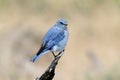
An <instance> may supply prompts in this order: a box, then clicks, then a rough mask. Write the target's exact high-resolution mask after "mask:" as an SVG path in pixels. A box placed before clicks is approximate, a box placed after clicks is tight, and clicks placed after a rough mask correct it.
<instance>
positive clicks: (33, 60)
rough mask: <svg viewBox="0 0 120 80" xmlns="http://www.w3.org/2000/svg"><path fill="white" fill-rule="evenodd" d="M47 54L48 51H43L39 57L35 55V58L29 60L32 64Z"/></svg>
mask: <svg viewBox="0 0 120 80" xmlns="http://www.w3.org/2000/svg"><path fill="white" fill-rule="evenodd" d="M48 52H50V51H43V52H41V53H40V54H39V55H35V56H34V57H33V58H32V59H31V61H32V62H35V61H36V60H37V59H38V58H40V57H41V56H42V55H44V54H46V53H48Z"/></svg>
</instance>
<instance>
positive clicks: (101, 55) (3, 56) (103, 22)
mask: <svg viewBox="0 0 120 80" xmlns="http://www.w3.org/2000/svg"><path fill="white" fill-rule="evenodd" d="M59 18H65V19H67V20H68V23H69V25H68V28H69V33H70V36H69V41H68V44H67V47H66V50H65V53H64V55H63V56H62V58H61V59H60V61H59V64H58V65H57V69H56V75H55V78H54V80H120V0H59V1H58V0H0V80H34V78H36V77H38V76H40V75H41V74H42V73H43V72H44V71H45V70H46V68H47V67H48V65H49V64H50V62H51V61H52V60H53V56H52V54H46V55H44V56H42V57H41V58H40V59H39V60H38V61H36V62H35V63H32V62H30V59H31V58H32V57H33V55H35V54H36V52H37V51H38V49H39V48H40V45H41V41H42V38H43V36H44V35H45V33H46V32H47V30H48V29H49V28H50V27H51V26H52V25H54V23H55V22H56V21H57V20H58V19H59Z"/></svg>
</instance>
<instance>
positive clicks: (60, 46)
mask: <svg viewBox="0 0 120 80" xmlns="http://www.w3.org/2000/svg"><path fill="white" fill-rule="evenodd" d="M64 35H65V37H64V38H63V39H62V40H61V41H60V42H59V43H58V44H57V45H55V46H54V47H53V51H54V52H60V51H62V50H64V48H65V46H66V44H67V41H68V36H69V34H68V32H67V31H65V32H64Z"/></svg>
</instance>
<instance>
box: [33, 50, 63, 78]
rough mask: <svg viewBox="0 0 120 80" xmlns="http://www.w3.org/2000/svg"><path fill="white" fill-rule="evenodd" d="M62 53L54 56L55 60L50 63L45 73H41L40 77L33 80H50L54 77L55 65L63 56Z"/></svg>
mask: <svg viewBox="0 0 120 80" xmlns="http://www.w3.org/2000/svg"><path fill="white" fill-rule="evenodd" d="M63 52H64V51H63ZM63 52H60V53H59V54H58V55H56V57H55V59H54V60H53V61H52V63H51V64H50V66H49V67H48V69H47V70H46V71H45V73H43V74H42V76H41V77H37V78H36V79H35V80H52V79H53V77H54V75H55V69H56V65H57V64H58V61H59V59H60V58H61V56H62V55H63Z"/></svg>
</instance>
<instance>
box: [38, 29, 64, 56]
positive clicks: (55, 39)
mask: <svg viewBox="0 0 120 80" xmlns="http://www.w3.org/2000/svg"><path fill="white" fill-rule="evenodd" d="M64 37H65V35H64V30H58V29H57V28H56V27H52V28H51V29H50V30H48V32H47V33H46V35H45V37H44V39H43V43H42V46H41V48H40V50H39V52H38V53H37V55H39V54H40V53H41V52H42V51H44V50H45V49H47V50H51V49H52V48H53V46H54V45H56V44H58V43H59V42H60V41H61V40H62V39H63V38H64Z"/></svg>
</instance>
